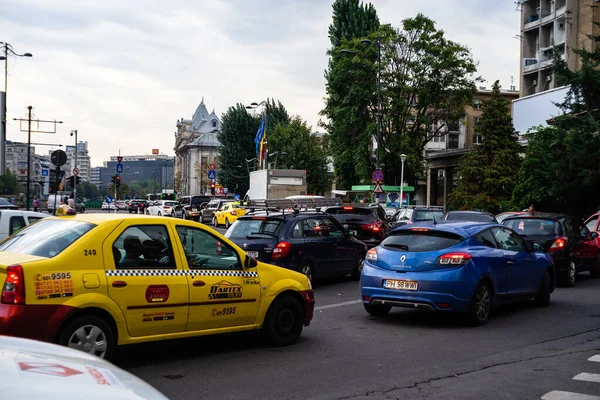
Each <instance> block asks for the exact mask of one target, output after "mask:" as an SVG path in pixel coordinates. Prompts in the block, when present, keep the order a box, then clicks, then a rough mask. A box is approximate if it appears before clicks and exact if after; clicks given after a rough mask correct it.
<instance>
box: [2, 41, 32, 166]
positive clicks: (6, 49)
mask: <svg viewBox="0 0 600 400" xmlns="http://www.w3.org/2000/svg"><path fill="white" fill-rule="evenodd" d="M0 45H1V46H2V47H4V55H3V56H0V60H4V106H3V107H2V110H0V112H1V113H2V118H1V122H2V129H0V176H3V175H4V174H6V110H7V107H8V106H7V100H6V97H7V96H8V95H7V90H8V52H10V54H11V55H13V56H15V57H33V56H32V54H31V53H23V54H19V53H17V52H16V51H15V50H14V49H13V47H12V46H11V45H10V44H9V43H6V42H0ZM0 104H2V102H0Z"/></svg>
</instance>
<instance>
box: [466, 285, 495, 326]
mask: <svg viewBox="0 0 600 400" xmlns="http://www.w3.org/2000/svg"><path fill="white" fill-rule="evenodd" d="M491 311H492V289H491V288H490V285H489V284H487V283H486V282H481V283H480V284H479V285H477V289H475V293H473V298H472V299H471V304H470V305H469V310H468V311H467V315H466V317H467V322H468V323H469V325H473V326H479V325H483V324H485V323H486V322H487V320H488V318H489V317H490V312H491Z"/></svg>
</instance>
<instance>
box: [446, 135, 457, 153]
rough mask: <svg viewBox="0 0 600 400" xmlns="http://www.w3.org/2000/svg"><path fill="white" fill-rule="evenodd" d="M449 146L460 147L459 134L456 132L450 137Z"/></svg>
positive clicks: (451, 147)
mask: <svg viewBox="0 0 600 400" xmlns="http://www.w3.org/2000/svg"><path fill="white" fill-rule="evenodd" d="M448 148H449V149H458V135H457V134H455V133H451V134H450V135H449V137H448Z"/></svg>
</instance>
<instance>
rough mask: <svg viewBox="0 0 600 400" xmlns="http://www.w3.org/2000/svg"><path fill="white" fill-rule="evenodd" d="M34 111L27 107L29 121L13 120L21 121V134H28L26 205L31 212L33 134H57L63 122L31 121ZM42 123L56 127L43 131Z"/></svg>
mask: <svg viewBox="0 0 600 400" xmlns="http://www.w3.org/2000/svg"><path fill="white" fill-rule="evenodd" d="M32 109H33V107H32V106H27V119H24V118H13V120H15V121H19V123H20V130H21V132H27V189H26V191H25V192H26V199H25V202H26V203H25V204H26V206H27V211H29V200H30V199H31V196H30V186H31V132H35V133H53V134H54V133H56V124H62V123H63V122H62V121H57V120H54V121H47V120H41V119H36V120H32V119H31V110H32ZM32 121H35V122H37V126H38V127H37V129H35V130H32V129H31V122H32ZM23 122H27V129H23V127H22V124H23ZM40 123H50V124H53V125H54V129H53V130H52V131H44V130H41V129H40V128H39V126H40Z"/></svg>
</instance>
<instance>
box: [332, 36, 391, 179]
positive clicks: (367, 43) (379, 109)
mask: <svg viewBox="0 0 600 400" xmlns="http://www.w3.org/2000/svg"><path fill="white" fill-rule="evenodd" d="M360 43H361V44H362V45H364V46H371V45H373V43H377V139H376V142H377V153H376V154H377V159H376V166H375V167H376V169H379V168H380V167H381V165H380V163H379V161H380V158H379V148H380V147H381V38H380V37H379V36H378V37H377V40H376V41H375V42H371V41H370V40H368V39H362V40H361V41H360ZM340 54H352V55H356V54H358V52H356V51H351V50H348V49H342V50H340Z"/></svg>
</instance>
